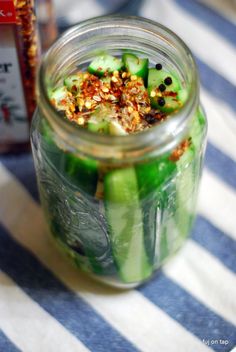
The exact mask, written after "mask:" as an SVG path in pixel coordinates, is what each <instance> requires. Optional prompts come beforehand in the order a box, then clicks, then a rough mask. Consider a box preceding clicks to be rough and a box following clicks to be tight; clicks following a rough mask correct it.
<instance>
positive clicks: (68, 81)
mask: <svg viewBox="0 0 236 352" xmlns="http://www.w3.org/2000/svg"><path fill="white" fill-rule="evenodd" d="M82 81H83V74H77V75H70V76H68V77H66V78H65V80H64V85H65V86H66V88H67V89H68V90H69V91H70V92H72V93H78V92H79V90H80V84H81V82H82Z"/></svg>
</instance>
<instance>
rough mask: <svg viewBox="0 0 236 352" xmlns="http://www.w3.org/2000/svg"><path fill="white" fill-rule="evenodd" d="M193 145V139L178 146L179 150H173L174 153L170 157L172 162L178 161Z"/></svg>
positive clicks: (186, 140)
mask: <svg viewBox="0 0 236 352" xmlns="http://www.w3.org/2000/svg"><path fill="white" fill-rule="evenodd" d="M190 144H191V139H190V138H189V139H185V140H184V141H183V142H181V143H180V145H178V147H177V148H175V149H174V150H173V152H172V153H171V155H170V160H172V161H178V160H179V159H180V158H181V156H182V155H183V154H184V152H185V151H186V150H187V149H188V148H189V146H190Z"/></svg>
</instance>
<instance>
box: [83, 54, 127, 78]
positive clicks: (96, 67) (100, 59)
mask: <svg viewBox="0 0 236 352" xmlns="http://www.w3.org/2000/svg"><path fill="white" fill-rule="evenodd" d="M122 67H123V63H122V61H121V60H120V59H119V58H117V57H114V56H111V55H108V54H104V55H99V56H97V57H96V58H95V59H94V60H93V61H92V62H91V64H90V65H89V67H88V72H90V73H92V74H94V75H97V76H99V77H101V76H103V75H104V73H105V72H108V73H111V72H114V71H120V70H121V69H122Z"/></svg>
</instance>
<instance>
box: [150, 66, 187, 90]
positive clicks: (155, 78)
mask: <svg viewBox="0 0 236 352" xmlns="http://www.w3.org/2000/svg"><path fill="white" fill-rule="evenodd" d="M167 77H170V78H171V80H172V83H171V84H170V85H166V84H165V79H166V78H167ZM160 84H164V85H166V90H171V91H173V92H177V91H178V90H179V89H181V83H180V80H179V79H178V78H177V77H176V76H175V75H174V74H172V73H170V72H168V71H164V70H161V71H158V70H156V69H155V68H150V69H149V70H148V87H152V88H158V87H159V85H160Z"/></svg>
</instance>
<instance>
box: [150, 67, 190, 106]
mask: <svg viewBox="0 0 236 352" xmlns="http://www.w3.org/2000/svg"><path fill="white" fill-rule="evenodd" d="M166 78H171V82H172V83H171V84H169V85H167V84H166V83H165V80H166ZM160 85H164V86H165V91H164V92H161V91H160V90H158V88H159V86H160ZM152 91H154V92H157V93H158V94H157V95H156V96H155V97H152V95H151V92H152ZM168 92H174V93H177V95H176V96H167V93H168ZM148 93H149V95H150V100H151V105H152V107H153V108H155V109H159V110H161V111H163V112H166V113H171V112H173V111H175V110H177V109H179V108H180V107H181V106H182V105H183V104H184V103H185V101H186V100H187V95H188V94H187V91H186V90H185V89H183V88H182V85H181V82H180V79H179V78H177V77H176V76H175V75H174V74H173V73H170V72H167V71H163V70H162V71H158V70H156V69H155V68H150V69H149V70H148ZM160 98H164V105H162V104H161V102H160Z"/></svg>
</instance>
